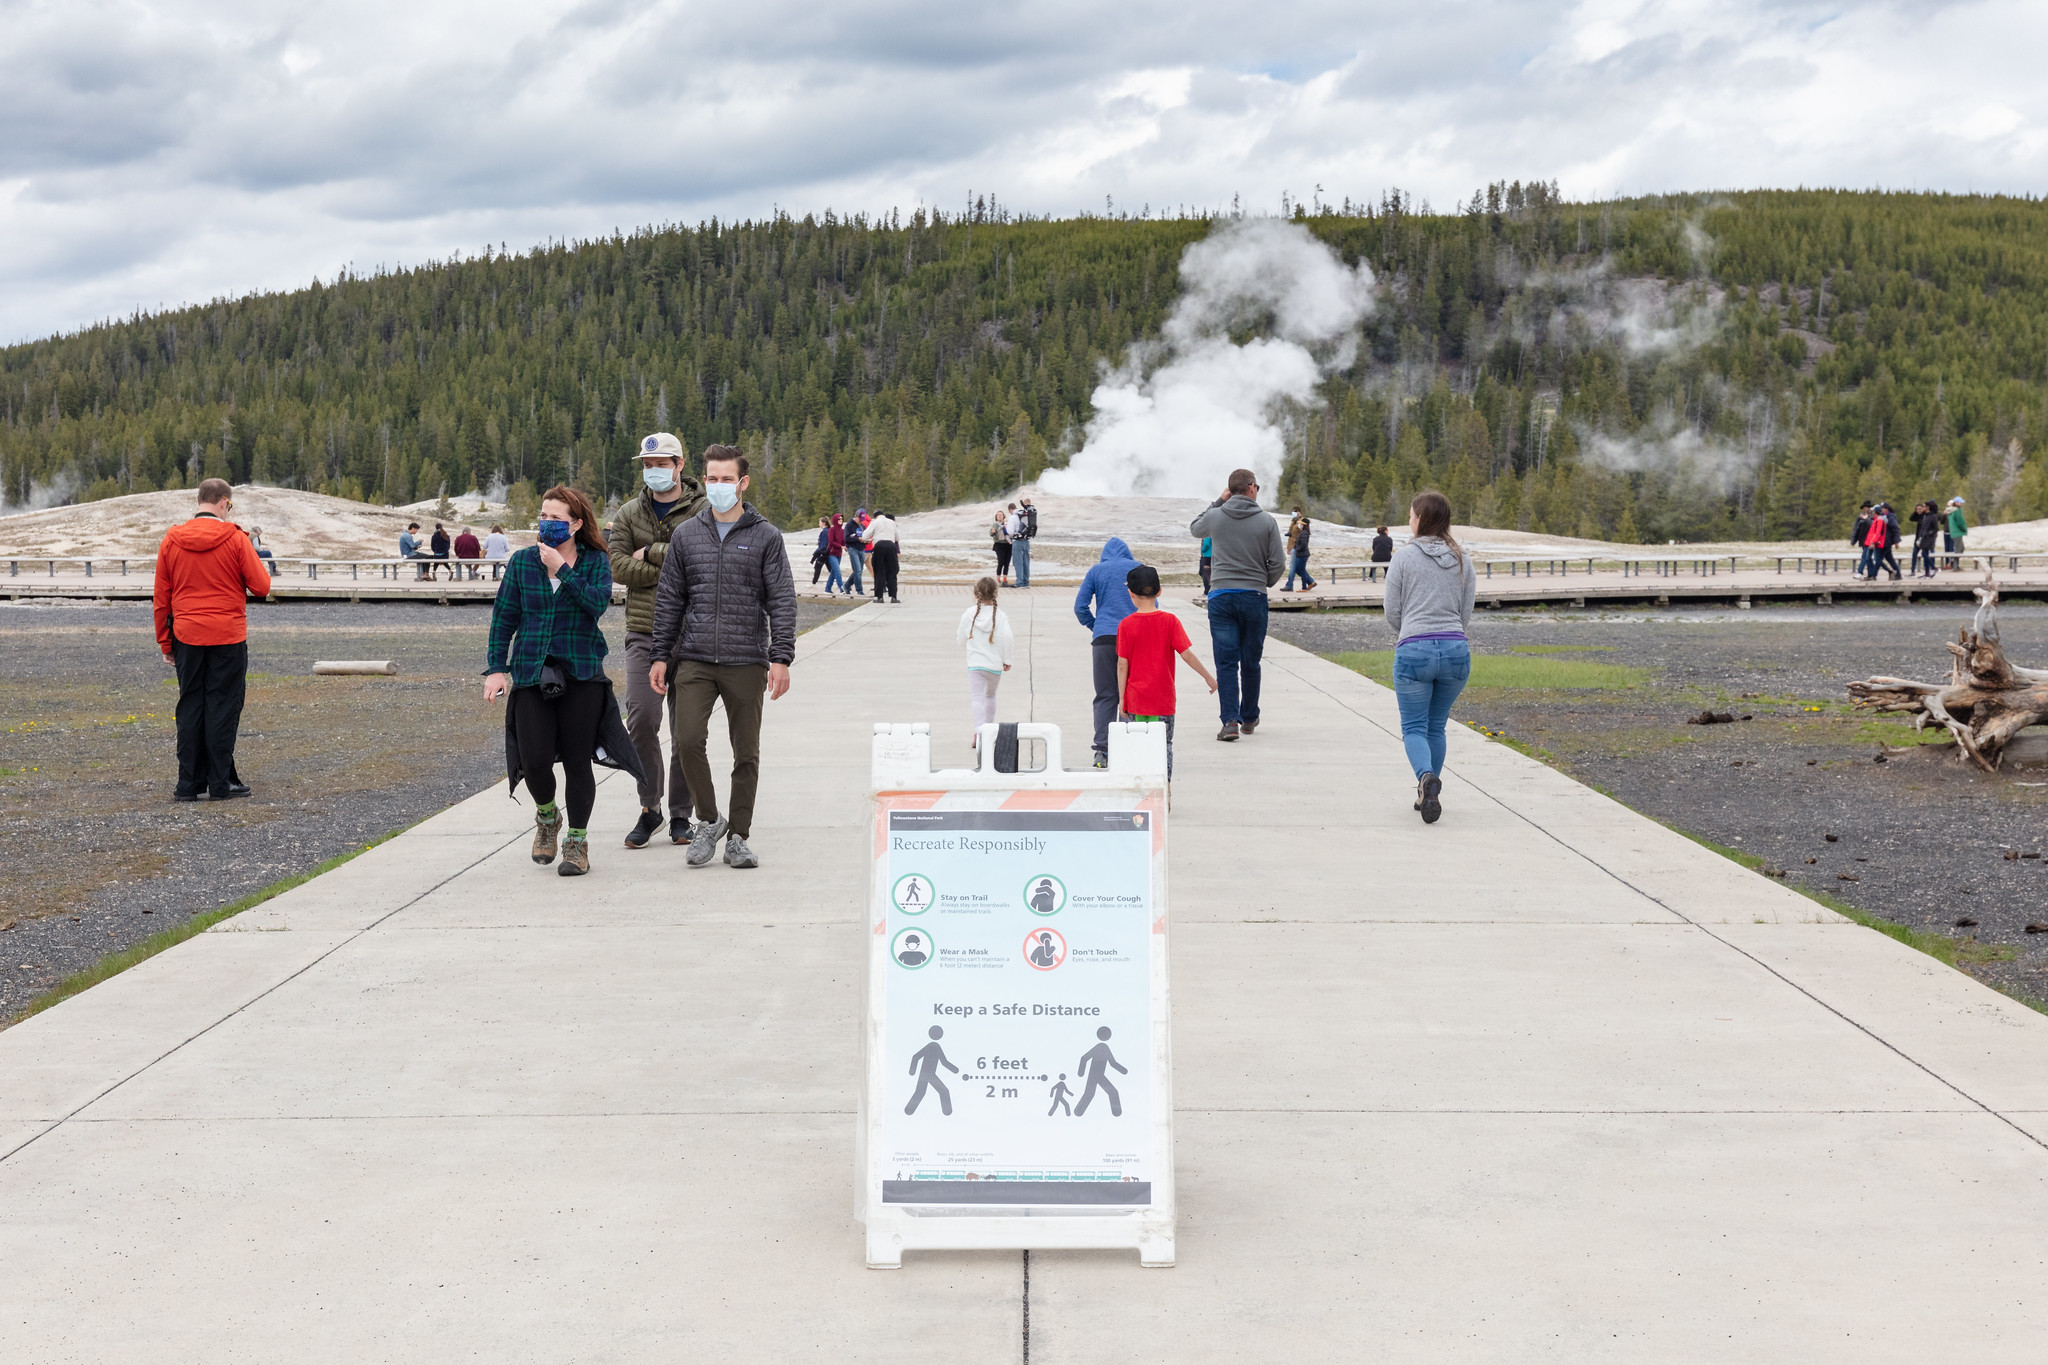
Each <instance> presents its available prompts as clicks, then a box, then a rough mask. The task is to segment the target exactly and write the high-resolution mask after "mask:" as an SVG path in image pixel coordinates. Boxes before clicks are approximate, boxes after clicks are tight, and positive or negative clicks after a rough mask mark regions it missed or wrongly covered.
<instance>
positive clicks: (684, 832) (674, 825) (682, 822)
mask: <svg viewBox="0 0 2048 1365" xmlns="http://www.w3.org/2000/svg"><path fill="white" fill-rule="evenodd" d="M696 826H697V822H696V821H695V820H692V819H691V818H690V817H689V816H687V815H671V816H669V818H668V841H669V842H670V843H672V844H687V843H689V842H690V831H691V830H693V829H695V828H696Z"/></svg>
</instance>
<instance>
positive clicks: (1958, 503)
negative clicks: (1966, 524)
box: [1948, 498, 1963, 507]
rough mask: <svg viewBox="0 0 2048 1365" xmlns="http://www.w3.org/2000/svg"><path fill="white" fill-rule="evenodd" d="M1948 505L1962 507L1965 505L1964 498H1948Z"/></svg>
mask: <svg viewBox="0 0 2048 1365" xmlns="http://www.w3.org/2000/svg"><path fill="white" fill-rule="evenodd" d="M1948 505H1949V506H1950V507H1961V506H1962V505H1963V500H1962V499H1961V498H1950V499H1949V500H1948Z"/></svg>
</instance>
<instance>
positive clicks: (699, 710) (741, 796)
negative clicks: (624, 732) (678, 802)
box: [668, 659, 768, 839]
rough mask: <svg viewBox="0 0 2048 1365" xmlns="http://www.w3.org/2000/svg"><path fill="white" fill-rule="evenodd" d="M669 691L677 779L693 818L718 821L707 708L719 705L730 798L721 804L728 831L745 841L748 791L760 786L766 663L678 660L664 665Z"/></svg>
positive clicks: (750, 802)
mask: <svg viewBox="0 0 2048 1365" xmlns="http://www.w3.org/2000/svg"><path fill="white" fill-rule="evenodd" d="M668 685H669V693H670V696H671V697H672V698H673V704H674V706H675V712H674V715H675V727H676V748H677V750H678V751H679V753H680V754H681V757H682V760H683V775H684V777H685V778H687V779H688V780H689V784H690V795H691V796H692V797H693V798H694V799H695V800H696V803H697V818H698V819H699V820H702V821H705V822H706V823H709V822H710V821H713V820H716V819H717V818H718V792H717V789H716V788H714V787H713V786H712V785H711V756H710V753H709V752H708V748H707V746H708V744H709V743H710V739H711V710H712V708H713V707H714V706H716V705H718V704H719V703H720V702H723V703H725V731H726V734H727V736H728V737H730V739H731V740H732V798H731V800H730V801H729V802H728V803H727V815H728V817H729V818H730V819H731V821H732V824H731V826H730V829H731V832H732V833H734V834H737V835H739V836H740V837H741V838H742V839H745V838H748V837H749V836H750V835H751V834H752V832H753V828H754V792H755V790H756V789H757V788H758V787H759V786H760V785H761V707H762V705H763V704H764V703H765V702H766V700H767V696H768V665H766V664H700V663H697V662H695V661H694V660H690V659H679V660H677V661H676V662H675V663H674V664H673V665H671V666H670V669H669V676H668Z"/></svg>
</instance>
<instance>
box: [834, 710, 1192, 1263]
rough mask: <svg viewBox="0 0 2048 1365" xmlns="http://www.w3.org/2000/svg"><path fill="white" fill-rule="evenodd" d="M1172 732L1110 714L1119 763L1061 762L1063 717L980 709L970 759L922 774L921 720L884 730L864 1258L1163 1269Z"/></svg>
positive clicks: (1169, 1140)
mask: <svg viewBox="0 0 2048 1365" xmlns="http://www.w3.org/2000/svg"><path fill="white" fill-rule="evenodd" d="M1165 731H1166V727H1165V726H1163V725H1158V724H1128V725H1127V724H1117V725H1113V726H1111V727H1110V737H1109V746H1110V747H1109V767H1108V768H1107V769H1106V770H1104V769H1088V770H1082V771H1075V772H1068V771H1066V770H1065V769H1064V768H1063V767H1062V765H1061V763H1060V737H1059V730H1058V728H1057V727H1055V726H1051V725H1031V724H1026V725H1018V726H1014V727H1012V726H1001V727H998V726H995V725H989V726H985V727H983V729H982V732H981V738H980V750H979V752H980V754H981V755H982V756H983V758H984V761H983V762H982V763H981V765H980V766H979V767H977V768H973V769H949V770H946V771H942V772H933V771H932V766H931V735H930V733H929V728H928V727H927V726H925V725H921V724H919V725H877V726H876V727H875V738H874V854H873V858H874V871H873V881H872V890H871V893H870V896H869V905H868V920H867V927H868V935H867V943H868V975H867V1009H866V1032H865V1038H864V1044H865V1046H864V1056H865V1060H866V1067H867V1076H866V1084H865V1085H864V1086H863V1088H862V1092H861V1108H860V1143H859V1161H860V1192H859V1195H858V1199H857V1207H856V1210H855V1212H856V1216H857V1217H859V1218H860V1220H861V1221H862V1222H863V1223H864V1224H866V1226H867V1262H868V1264H869V1265H870V1266H874V1267H877V1268H883V1267H894V1266H898V1265H901V1264H902V1262H903V1253H904V1252H905V1251H906V1250H921V1249H938V1248H1005V1247H1018V1248H1036V1247H1134V1248H1136V1249H1137V1251H1138V1256H1139V1259H1140V1261H1141V1262H1143V1263H1144V1264H1145V1265H1148V1266H1166V1265H1171V1264H1172V1263H1173V1226H1174V1222H1173V1219H1174V1213H1173V1073H1172V1067H1171V1064H1170V1060H1171V1059H1170V1057H1169V1055H1168V1046H1167V1017H1168V1012H1167V986H1166V924H1167V913H1166V906H1167V895H1166V733H1165ZM1020 751H1021V752H1022V754H1023V755H1024V759H1025V762H1024V763H1021V764H1017V763H1011V762H1009V761H1008V759H1009V756H1010V755H1012V754H1014V753H1017V752H1020ZM1040 752H1042V754H1043V759H1044V761H1043V764H1042V765H1040V766H1036V767H1031V766H1030V760H1031V759H1033V758H1034V757H1036V756H1037V754H1038V753H1040ZM999 759H1000V760H1001V762H1000V766H1002V767H1022V768H1026V769H1027V770H1025V771H998V767H999V761H998V760H999Z"/></svg>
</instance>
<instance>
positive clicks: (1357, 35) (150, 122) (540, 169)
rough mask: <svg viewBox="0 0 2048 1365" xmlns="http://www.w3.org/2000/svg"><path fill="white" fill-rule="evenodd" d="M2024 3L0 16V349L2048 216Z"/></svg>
mask: <svg viewBox="0 0 2048 1365" xmlns="http://www.w3.org/2000/svg"><path fill="white" fill-rule="evenodd" d="M2044 51H2048V4H2044V3H2041V0H1984V2H1983V3H1956V4H1950V3H1943V2H1942V0H1890V2H1889V3H1873V2H1870V0H1837V3H1832V4H1809V3H1806V2H1805V0H1775V2H1772V0H1585V2H1584V3H1578V4H1567V3H1553V2H1552V0H1434V3H1417V0H1339V2H1335V3H1321V0H1301V2H1299V3H1288V2H1287V0H1279V2H1278V3H1267V4H1246V3H1243V2H1242V0H1171V3H1167V2H1166V0H1141V2H1139V3H1122V4H1119V3H1115V2H1114V0H1109V2H1108V3H1105V2H1104V0H1011V2H1010V3H1003V4H983V3H974V0H824V2H823V3H819V0H811V2H810V3H793V0H725V2H724V3H716V4H714V3H706V2H705V0H590V3H586V4H582V5H564V4H529V3H523V2H522V0H490V2H489V3H464V2H462V0H410V2H409V3H386V2H382V0H379V2H376V3H358V4H338V3H330V4H319V3H308V2H307V0H296V2H295V3H289V4H286V3H267V2H266V0H204V2H199V0H159V2H158V3H118V2H115V3H108V2H107V0H62V3H55V2H51V0H0V342H7V341H15V340H20V339H24V338H28V337H33V336H38V335H43V334H46V333H49V332H52V331H59V330H70V329H73V328H76V327H79V326H81V325H85V324H89V323H91V322H92V321H94V320H96V319H100V318H104V317H108V316H125V315H126V314H128V313H129V312H130V311H132V310H134V309H138V308H140V309H145V310H147V309H153V308H156V307H158V306H159V305H166V304H168V305H175V304H178V303H183V302H191V301H200V300H204V299H207V298H210V297H213V296H216V295H219V294H224V293H228V294H233V293H242V292H245V291H248V290H251V289H275V288H289V287H294V286H298V285H303V284H305V283H307V282H308V281H310V280H311V279H312V278H313V277H315V276H316V275H317V276H320V277H323V278H324V277H331V276H332V275H333V274H334V272H335V271H336V270H337V269H338V268H340V267H341V266H343V265H345V264H349V263H353V264H355V265H356V266H357V267H358V268H369V267H372V266H375V265H376V264H378V263H380V262H382V263H414V262H419V261H422V260H427V259H432V258H436V257H442V256H446V255H448V254H449V253H451V252H454V251H458V250H459V251H464V252H474V251H477V250H480V249H481V248H482V246H483V245H484V244H485V243H487V242H488V243H493V244H495V243H498V242H501V241H502V242H507V243H510V244H511V245H512V247H513V248H514V249H518V248H520V247H523V246H526V245H530V244H532V243H534V242H537V241H540V240H543V239H546V238H550V237H558V236H559V237H571V238H573V237H578V236H589V235H595V234H599V233H607V232H609V231H611V230H612V229H613V228H614V227H624V228H628V229H630V228H631V227H633V226H635V225H637V224H643V223H650V222H661V221H684V222H696V221H698V220H700V219H702V218H704V217H707V216H709V215H712V214H717V215H720V216H722V217H730V216H740V217H747V216H759V215H763V214H766V213H769V212H772V211H773V209H774V208H775V207H776V206H781V207H783V208H785V209H788V210H790V211H792V212H795V213H798V214H801V213H804V212H806V211H813V210H823V209H824V208H826V207H827V206H831V207H834V208H837V209H839V210H841V211H842V212H844V211H848V210H853V209H871V210H873V209H885V208H887V207H889V206H891V205H897V206H901V207H903V208H905V209H906V210H907V209H909V208H910V207H912V206H914V205H916V204H918V203H926V204H934V203H936V204H940V205H944V206H947V207H949V208H950V207H954V206H957V205H959V204H960V203H961V202H963V201H964V200H965V198H966V197H967V196H968V194H969V193H970V192H971V191H983V192H988V191H993V192H994V193H996V194H997V195H999V196H1000V198H1001V199H1002V200H1003V201H1004V202H1005V203H1007V204H1009V205H1011V206H1013V207H1015V208H1017V209H1029V210H1032V211H1035V212H1054V213H1073V212H1083V211H1096V212H1100V211H1102V209H1103V208H1104V206H1105V203H1106V201H1107V199H1108V198H1109V197H1113V198H1114V202H1115V205H1116V208H1117V209H1118V210H1123V209H1129V210H1131V211H1133V212H1136V211H1139V210H1141V209H1143V208H1144V207H1146V206H1148V205H1149V206H1150V208H1151V209H1152V210H1153V211H1154V212H1158V211H1161V210H1162V209H1164V210H1168V211H1171V209H1172V208H1173V207H1175V206H1178V205H1182V204H1187V205H1191V206H1209V207H1214V206H1219V205H1228V204H1229V203H1230V201H1231V199H1232V196H1242V200H1243V202H1244V203H1245V204H1246V205H1247V206H1248V207H1255V208H1256V207H1264V208H1272V209H1277V208H1278V206H1279V203H1280V197H1281V195H1282V194H1283V193H1286V194H1291V195H1293V196H1295V197H1297V198H1313V197H1314V195H1315V194H1316V192H1317V187H1318V186H1320V187H1321V192H1322V194H1323V195H1324V196H1325V197H1327V198H1331V199H1338V200H1341V199H1342V198H1343V197H1344V196H1346V195H1350V196H1352V197H1354V198H1368V197H1369V198H1374V199H1377V197H1378V196H1379V194H1380V192H1381V191H1382V190H1384V189H1385V188H1387V187H1388V186H1392V185H1398V186H1401V187H1403V188H1404V189H1407V190H1409V191H1410V192H1412V193H1414V194H1416V195H1418V196H1421V197H1427V198H1429V199H1431V200H1432V201H1433V202H1434V203H1435V205H1436V206H1438V207H1440V208H1444V207H1448V206H1449V205H1451V204H1452V203H1453V202H1455V201H1456V200H1458V199H1460V198H1462V197H1463V196H1465V195H1467V194H1469V193H1470V192H1471V190H1472V189H1473V188H1474V187H1475V186H1477V185H1480V184H1483V183H1484V182H1486V181H1487V180H1490V179H1497V178H1498V179H1517V178H1520V179H1526V178H1530V177H1543V178H1555V179H1556V180H1558V181H1559V182H1560V183H1561V184H1562V186H1563V188H1564V191H1565V193H1566V194H1567V195H1569V196H1574V197H1592V196H1604V195H1608V194H1613V193H1617V192H1620V193H1640V192H1654V191H1659V190H1678V189H1709V188H1739V187H1748V186H1757V185H1783V186H1790V185H1801V184H1804V185H1843V186H1853V187H1863V186H1873V185H1882V186H1892V187H1921V188H1942V189H1952V190H1973V189H1974V190H1998V191H2007V192H2013V193H2032V194H2039V193H2042V192H2044V190H2048V81H2044V80H2043V79H2042V77H2041V74H2040V71H2039V69H2038V58H2039V55H2040V54H2041V53H2043V52H2044Z"/></svg>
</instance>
